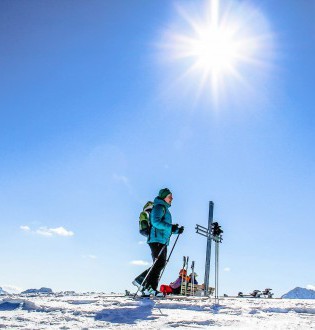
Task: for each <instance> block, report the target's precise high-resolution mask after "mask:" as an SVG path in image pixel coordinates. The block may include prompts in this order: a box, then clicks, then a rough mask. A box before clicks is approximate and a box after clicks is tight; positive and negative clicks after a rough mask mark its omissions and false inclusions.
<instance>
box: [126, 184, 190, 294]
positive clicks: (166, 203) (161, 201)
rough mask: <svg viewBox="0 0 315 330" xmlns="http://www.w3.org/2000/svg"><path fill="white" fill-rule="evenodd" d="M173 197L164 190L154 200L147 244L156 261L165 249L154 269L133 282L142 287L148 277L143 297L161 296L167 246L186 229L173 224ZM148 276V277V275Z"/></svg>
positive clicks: (144, 285) (142, 289) (166, 189)
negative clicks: (171, 210)
mask: <svg viewBox="0 0 315 330" xmlns="http://www.w3.org/2000/svg"><path fill="white" fill-rule="evenodd" d="M172 201H173V195H172V193H171V191H170V190H169V189H168V188H163V189H161V190H160V191H159V195H158V196H157V197H156V198H155V199H154V206H153V209H152V211H151V214H150V222H151V228H150V235H149V237H148V240H147V243H148V244H149V246H150V249H151V256H152V259H153V262H154V260H155V259H156V258H157V257H158V255H159V253H160V251H161V250H162V249H163V248H164V250H163V251H162V253H161V255H160V256H159V258H158V259H157V261H156V262H155V264H154V266H153V268H152V269H151V271H150V272H149V270H150V268H149V269H147V270H145V271H144V272H143V273H141V274H140V275H139V276H137V277H136V279H135V280H134V281H133V282H132V283H133V284H135V285H137V286H140V285H141V283H142V281H143V279H144V278H145V276H147V278H146V281H145V283H143V285H142V288H141V291H142V294H143V295H155V296H156V295H161V293H160V292H159V291H158V290H157V286H158V281H159V277H160V273H161V271H162V269H163V268H164V267H165V263H166V256H167V246H168V244H169V241H170V237H171V235H172V234H182V233H183V231H184V227H183V226H182V227H179V225H178V224H175V225H173V224H172V216H171V213H170V211H169V208H170V207H171V205H172ZM148 272H149V274H148ZM147 274H148V275H147Z"/></svg>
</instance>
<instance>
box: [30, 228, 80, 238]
mask: <svg viewBox="0 0 315 330" xmlns="http://www.w3.org/2000/svg"><path fill="white" fill-rule="evenodd" d="M36 234H38V235H43V236H54V235H55V236H73V235H74V233H73V232H72V231H70V230H67V229H65V228H63V227H57V228H47V227H40V228H38V229H37V230H36Z"/></svg>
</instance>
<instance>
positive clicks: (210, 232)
mask: <svg viewBox="0 0 315 330" xmlns="http://www.w3.org/2000/svg"><path fill="white" fill-rule="evenodd" d="M213 206H214V203H213V202H209V217H208V228H206V227H203V226H200V225H196V228H195V229H196V233H197V234H199V235H202V236H205V237H207V251H206V265H205V280H204V284H205V288H204V294H205V296H208V295H209V277H210V261H211V243H212V240H213V241H214V242H215V248H216V249H215V299H216V301H218V303H219V291H218V287H219V243H221V242H222V233H223V230H222V229H221V226H219V224H218V223H217V222H214V223H213Z"/></svg>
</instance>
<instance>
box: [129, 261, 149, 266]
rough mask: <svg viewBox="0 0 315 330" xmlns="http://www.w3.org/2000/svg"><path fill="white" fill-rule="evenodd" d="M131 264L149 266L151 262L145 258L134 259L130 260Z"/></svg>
mask: <svg viewBox="0 0 315 330" xmlns="http://www.w3.org/2000/svg"><path fill="white" fill-rule="evenodd" d="M130 264H131V265H134V266H148V265H150V263H149V262H147V261H144V260H133V261H130Z"/></svg>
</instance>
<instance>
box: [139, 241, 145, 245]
mask: <svg viewBox="0 0 315 330" xmlns="http://www.w3.org/2000/svg"><path fill="white" fill-rule="evenodd" d="M146 242H147V241H139V242H138V244H139V245H143V244H146Z"/></svg>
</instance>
